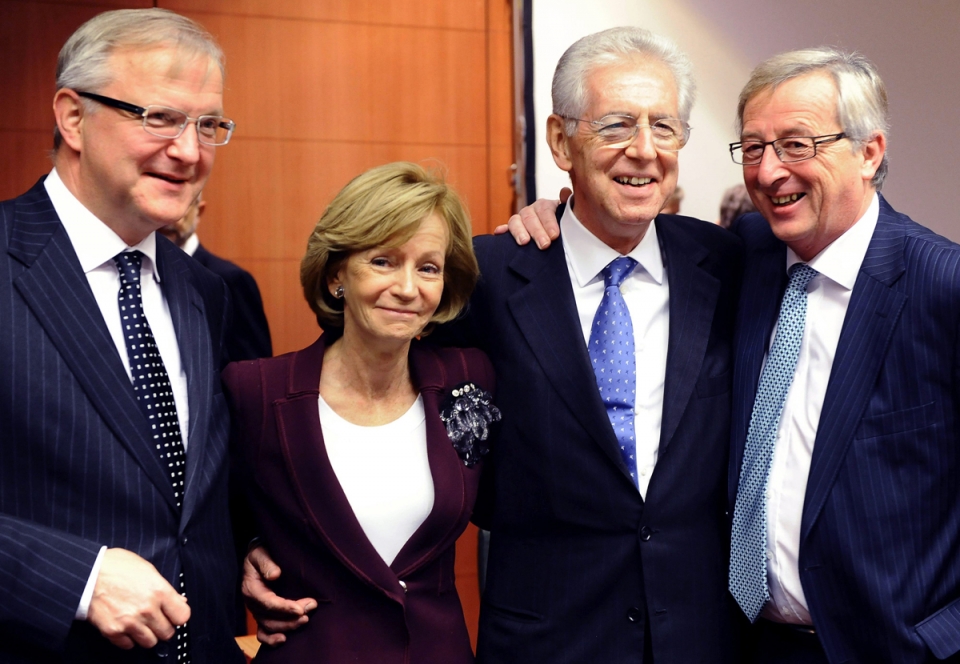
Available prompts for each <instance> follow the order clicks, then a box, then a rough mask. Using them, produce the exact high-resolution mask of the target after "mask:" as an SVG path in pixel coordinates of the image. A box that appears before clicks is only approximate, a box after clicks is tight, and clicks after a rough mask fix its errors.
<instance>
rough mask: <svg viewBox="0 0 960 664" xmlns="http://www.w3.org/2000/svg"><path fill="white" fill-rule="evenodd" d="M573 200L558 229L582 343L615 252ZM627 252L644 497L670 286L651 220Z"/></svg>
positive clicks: (657, 416) (654, 451)
mask: <svg viewBox="0 0 960 664" xmlns="http://www.w3.org/2000/svg"><path fill="white" fill-rule="evenodd" d="M572 201H573V199H572V198H571V199H570V204H568V205H567V206H566V208H565V209H564V212H563V216H562V217H561V219H560V226H561V227H562V228H563V250H564V253H565V254H566V259H567V269H568V270H569V271H570V284H571V285H572V286H573V294H574V298H575V299H576V303H577V314H578V315H579V317H580V327H581V331H582V332H583V339H584V342H585V343H587V344H589V343H590V329H591V328H592V327H593V319H594V316H595V315H596V313H597V308H598V307H599V306H600V301H601V300H602V299H603V274H602V271H603V268H605V267H606V266H607V265H608V264H609V263H610V262H611V261H612V260H614V259H615V258H617V257H619V256H620V254H619V253H618V252H617V251H616V250H614V249H611V248H610V247H609V246H607V245H606V244H604V243H603V242H602V241H601V240H600V239H599V238H598V237H597V236H595V235H594V234H593V233H591V232H590V231H588V230H587V229H586V228H585V227H584V225H583V224H582V223H580V220H579V219H577V217H576V215H575V214H574V211H573V205H572ZM627 255H628V256H630V257H631V258H633V259H634V260H636V261H637V263H638V265H637V267H636V268H634V270H633V272H631V273H630V274H629V275H628V276H627V278H626V279H624V281H623V284H622V285H621V287H620V292H621V293H622V294H623V299H624V301H625V302H626V304H627V309H628V310H629V311H630V319H631V321H632V322H633V338H634V348H635V351H636V359H637V398H636V406H635V408H634V421H633V422H634V427H635V431H636V434H637V435H636V439H637V481H638V485H639V489H640V495H641V496H643V497H646V495H647V488H648V487H649V485H650V478H651V476H652V475H653V469H654V466H656V463H657V455H658V453H659V450H660V424H661V421H662V419H663V385H664V377H665V375H666V371H667V344H668V341H669V332H670V308H669V305H670V289H669V286H668V284H667V271H666V269H665V268H664V263H663V255H662V254H661V252H660V243H659V241H658V240H657V226H656V221H652V222H650V226H649V227H648V228H647V232H646V233H645V234H644V236H643V239H642V240H641V241H640V244H638V245H637V246H636V247H635V248H634V249H633V251H631V252H630V253H629V254H627Z"/></svg>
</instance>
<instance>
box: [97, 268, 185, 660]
mask: <svg viewBox="0 0 960 664" xmlns="http://www.w3.org/2000/svg"><path fill="white" fill-rule="evenodd" d="M113 260H114V262H115V263H116V264H117V270H118V271H119V273H120V294H119V295H118V304H119V306H120V324H121V327H122V328H123V339H124V342H125V343H126V346H127V361H128V362H129V363H130V373H131V375H132V376H133V391H134V394H136V395H137V401H138V402H139V403H140V408H141V409H142V410H143V413H144V415H146V417H147V422H148V423H149V424H150V431H151V433H152V435H153V442H154V444H155V445H156V450H157V454H158V455H159V456H160V461H161V463H162V464H163V466H164V468H166V470H167V473H168V475H169V476H170V484H171V486H172V487H173V495H174V497H175V498H176V501H177V507H178V508H179V507H181V505H182V503H183V487H184V484H183V480H184V471H185V470H186V466H187V464H186V455H185V454H184V451H183V439H182V436H181V433H180V419H179V417H178V416H177V405H176V403H175V402H174V400H173V388H172V387H171V386H170V376H169V375H168V374H167V369H166V367H165V366H164V365H163V359H162V358H161V357H160V351H159V349H158V348H157V342H156V339H154V336H153V330H151V329H150V323H149V322H147V317H146V316H144V314H143V298H142V295H141V292H140V267H141V264H142V262H143V254H142V253H140V252H139V251H125V252H122V253H120V254H117V255H116V256H115V257H114V259H113ZM179 581H180V583H179V585H180V593H181V594H185V592H184V579H183V572H181V573H180V579H179ZM187 642H188V639H187V626H186V625H185V624H184V625H181V626H180V627H178V628H177V633H176V648H177V659H176V661H177V663H178V664H187V663H188V662H189V661H190V655H189V652H188V648H187Z"/></svg>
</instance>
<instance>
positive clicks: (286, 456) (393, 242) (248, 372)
mask: <svg viewBox="0 0 960 664" xmlns="http://www.w3.org/2000/svg"><path fill="white" fill-rule="evenodd" d="M470 235H471V233H470V223H469V220H468V217H467V213H466V211H465V209H464V207H463V205H462V203H461V202H460V200H459V198H458V197H457V195H456V193H455V192H454V191H453V190H452V189H450V188H449V187H447V186H446V185H445V184H444V183H443V182H442V180H440V179H439V178H437V177H436V176H434V175H432V174H430V173H428V172H427V171H425V170H424V169H423V168H421V167H420V166H417V165H415V164H409V163H397V164H388V165H386V166H381V167H379V168H375V169H373V170H371V171H368V172H367V173H364V174H363V175H360V176H359V177H357V178H355V179H354V180H353V181H352V182H350V183H349V184H348V185H347V186H346V187H345V188H344V189H343V191H341V192H340V193H339V194H338V195H337V197H336V198H335V199H334V200H333V202H332V203H331V204H330V206H329V207H328V208H327V210H326V212H325V213H324V215H323V217H322V218H321V219H320V221H319V222H318V224H317V226H316V228H315V229H314V231H313V233H312V235H311V236H310V240H309V242H308V245H307V253H306V256H305V257H304V259H303V263H302V265H301V270H300V280H301V283H302V284H303V290H304V295H305V296H306V298H307V301H308V302H309V304H310V307H311V308H312V309H313V311H314V313H315V314H316V315H317V321H318V322H319V323H320V325H321V326H322V327H323V328H324V330H325V333H324V334H323V336H321V337H320V339H318V340H317V341H316V342H315V343H314V344H313V345H311V346H309V347H307V348H305V349H303V350H301V351H298V352H295V353H289V354H287V355H282V356H280V357H276V358H271V359H263V360H256V361H251V362H240V363H236V364H232V365H230V366H229V367H228V368H227V370H226V372H225V373H224V379H225V385H226V387H227V392H228V396H229V399H230V401H231V404H232V408H233V413H234V417H235V421H234V423H235V431H236V433H235V436H234V438H235V446H234V457H235V464H234V466H235V472H236V473H237V475H236V478H237V479H238V480H239V484H240V485H241V486H243V487H244V488H245V490H246V493H247V498H248V503H249V507H250V515H251V517H252V522H253V527H254V528H255V530H256V532H257V534H258V535H259V536H260V537H261V538H262V543H263V545H264V546H265V547H266V549H267V551H269V554H270V556H272V558H273V560H274V561H275V562H276V563H277V564H278V565H279V567H280V569H281V570H282V572H283V573H282V575H281V576H280V577H279V579H277V581H276V582H275V584H273V589H274V590H275V591H276V592H277V594H278V595H280V596H282V597H309V598H313V599H315V600H316V603H317V608H316V609H315V610H314V611H313V613H311V614H310V616H309V620H308V622H306V624H304V625H303V626H301V627H300V628H298V629H297V630H295V631H293V632H290V633H288V634H287V635H286V640H285V643H283V644H282V645H280V646H277V647H269V646H264V647H263V648H261V651H260V654H259V655H258V656H257V660H256V661H257V662H297V663H301V662H323V663H324V664H337V663H340V662H377V663H378V664H388V663H393V662H396V663H397V664H401V663H403V664H407V663H416V664H430V663H436V664H459V663H464V664H466V663H468V662H473V653H472V651H471V648H470V640H469V637H468V635H467V629H466V625H465V623H464V619H463V611H462V609H461V606H460V599H459V597H458V595H457V590H456V586H455V585H454V545H455V543H456V540H457V537H458V536H459V535H460V533H461V532H463V529H464V528H465V527H466V524H467V521H468V520H469V518H470V515H471V512H472V509H473V503H474V499H475V498H476V494H477V485H478V480H479V473H480V465H481V464H480V460H481V457H482V455H483V454H484V453H485V451H486V446H487V443H488V440H487V437H488V432H489V425H490V424H491V423H492V422H493V421H496V420H497V419H499V417H500V415H499V411H497V409H496V407H495V406H494V405H493V404H492V403H491V400H490V392H491V391H492V390H493V371H492V368H491V365H490V362H489V360H487V358H486V356H485V355H484V354H483V353H481V352H480V351H478V350H472V349H466V350H464V349H440V348H436V347H433V346H431V345H429V344H427V343H425V342H423V341H419V340H418V339H419V337H421V336H423V335H425V334H426V333H428V332H429V330H430V328H431V327H432V326H433V325H434V324H436V323H440V322H444V321H448V320H451V319H453V318H454V317H456V316H457V315H458V313H459V312H460V310H461V309H462V308H463V306H464V305H465V304H466V303H467V301H468V299H469V297H470V293H471V291H472V290H473V286H474V284H475V283H476V279H477V274H478V269H477V263H476V259H475V258H474V255H473V249H472V245H471V237H470Z"/></svg>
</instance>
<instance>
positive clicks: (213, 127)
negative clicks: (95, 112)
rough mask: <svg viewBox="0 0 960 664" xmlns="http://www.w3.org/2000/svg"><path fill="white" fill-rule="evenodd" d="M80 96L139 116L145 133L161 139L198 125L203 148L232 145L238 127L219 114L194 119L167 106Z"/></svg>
mask: <svg viewBox="0 0 960 664" xmlns="http://www.w3.org/2000/svg"><path fill="white" fill-rule="evenodd" d="M77 94H78V95H80V96H81V97H85V98H86V99H92V100H93V101H95V102H97V103H99V104H103V105H104V106H109V107H110V108H116V109H119V110H121V111H126V112H128V113H133V114H134V115H139V116H140V117H141V118H143V128H144V130H145V131H146V132H147V133H148V134H151V135H153V136H159V137H160V138H170V139H174V138H179V137H180V135H181V134H182V133H183V130H184V129H185V128H186V126H187V125H188V124H190V123H191V122H193V123H194V124H196V125H197V138H198V139H199V140H200V142H201V143H203V144H204V145H226V144H227V143H229V142H230V137H231V136H232V135H233V130H234V129H236V127H237V123H236V122H234V121H233V120H230V119H229V118H225V117H222V116H220V115H201V116H200V117H198V118H191V117H190V116H188V115H187V114H186V113H184V112H183V111H178V110H177V109H175V108H167V107H166V106H156V105H150V106H147V107H146V108H144V107H143V106H135V105H134V104H128V103H127V102H125V101H119V100H117V99H111V98H110V97H104V96H103V95H98V94H94V93H93V92H81V91H80V90H77Z"/></svg>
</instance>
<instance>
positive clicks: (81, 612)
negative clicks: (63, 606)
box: [74, 546, 107, 620]
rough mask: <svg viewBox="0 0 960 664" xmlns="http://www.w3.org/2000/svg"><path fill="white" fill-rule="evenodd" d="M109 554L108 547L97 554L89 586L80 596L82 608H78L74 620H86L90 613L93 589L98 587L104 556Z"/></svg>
mask: <svg viewBox="0 0 960 664" xmlns="http://www.w3.org/2000/svg"><path fill="white" fill-rule="evenodd" d="M106 552H107V547H105V546H101V547H100V553H98V554H97V560H96V561H95V562H94V563H93V569H91V570H90V578H89V579H87V585H86V587H84V589H83V594H82V595H80V606H78V607H77V615H75V616H74V620H86V619H87V613H88V612H89V611H90V602H91V601H92V600H93V589H94V588H95V587H96V585H97V577H98V576H100V565H101V564H102V563H103V554H104V553H106Z"/></svg>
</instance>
